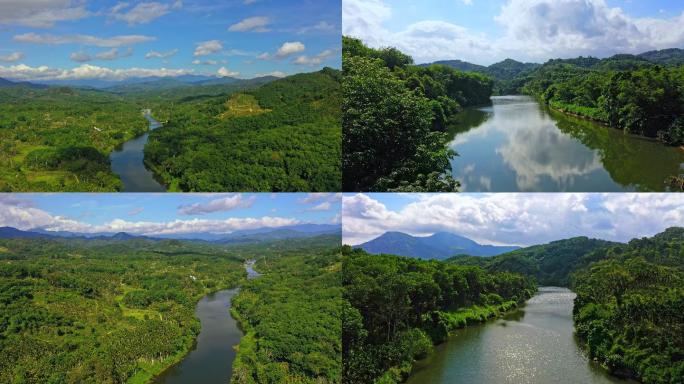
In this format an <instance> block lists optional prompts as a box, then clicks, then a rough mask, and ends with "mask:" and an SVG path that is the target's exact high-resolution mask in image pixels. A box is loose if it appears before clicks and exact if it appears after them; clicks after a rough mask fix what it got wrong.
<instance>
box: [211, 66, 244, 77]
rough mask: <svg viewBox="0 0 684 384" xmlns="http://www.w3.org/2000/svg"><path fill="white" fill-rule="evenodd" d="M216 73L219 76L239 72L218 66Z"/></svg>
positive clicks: (236, 74) (234, 74)
mask: <svg viewBox="0 0 684 384" xmlns="http://www.w3.org/2000/svg"><path fill="white" fill-rule="evenodd" d="M216 73H217V74H218V75H219V76H221V77H235V76H238V75H239V74H240V72H235V71H231V70H230V69H228V68H226V67H221V68H219V69H218V71H217V72H216Z"/></svg>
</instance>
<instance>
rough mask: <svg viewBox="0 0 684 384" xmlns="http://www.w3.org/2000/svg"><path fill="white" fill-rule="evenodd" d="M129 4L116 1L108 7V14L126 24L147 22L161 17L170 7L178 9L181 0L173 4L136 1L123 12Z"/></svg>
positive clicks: (181, 4) (180, 5) (181, 3)
mask: <svg viewBox="0 0 684 384" xmlns="http://www.w3.org/2000/svg"><path fill="white" fill-rule="evenodd" d="M128 6H129V4H128V3H118V4H116V5H115V6H114V7H112V8H111V9H110V16H111V17H112V18H113V19H115V20H120V21H123V22H126V23H128V25H136V24H147V23H149V22H150V21H152V20H154V19H157V18H159V17H162V16H164V15H166V14H167V13H169V12H170V11H171V10H172V9H180V8H181V7H182V6H183V2H181V1H176V2H174V3H173V4H163V3H158V2H150V3H144V2H143V3H138V4H136V5H135V6H134V7H133V8H131V9H129V10H128V11H126V12H124V10H125V9H127V8H128Z"/></svg>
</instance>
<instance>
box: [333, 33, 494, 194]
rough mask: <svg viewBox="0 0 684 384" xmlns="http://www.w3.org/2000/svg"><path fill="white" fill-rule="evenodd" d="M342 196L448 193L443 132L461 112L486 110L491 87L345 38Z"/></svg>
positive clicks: (481, 79)
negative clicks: (353, 193)
mask: <svg viewBox="0 0 684 384" xmlns="http://www.w3.org/2000/svg"><path fill="white" fill-rule="evenodd" d="M342 44H343V48H342V61H343V64H342V65H343V70H344V84H343V93H344V104H343V108H342V109H343V111H344V118H343V129H344V137H343V140H344V141H343V146H344V151H343V158H342V162H343V166H344V170H345V172H344V179H343V188H344V190H345V191H395V192H402V191H403V192H453V191H455V190H457V189H458V186H459V185H458V182H457V181H456V180H454V179H453V178H452V177H451V176H449V173H450V170H451V165H450V161H449V160H450V159H451V158H452V157H453V156H455V153H454V152H453V151H451V150H449V149H447V148H446V143H447V141H448V140H449V136H448V135H447V134H446V133H444V131H446V129H447V127H448V125H449V124H450V123H451V122H452V121H453V119H455V118H456V115H457V114H458V113H459V112H461V111H462V108H463V107H466V106H475V105H481V104H487V103H489V99H490V96H491V95H492V87H493V82H492V80H491V79H490V78H489V77H487V76H484V75H482V74H479V73H466V72H462V71H459V70H456V69H453V68H449V67H447V66H444V65H432V66H429V67H421V66H416V65H413V59H412V58H411V57H410V56H408V55H405V54H404V53H402V52H400V51H399V50H397V49H394V48H386V49H381V50H377V49H372V48H369V47H367V46H365V45H364V44H363V43H362V42H361V41H360V40H358V39H353V38H349V37H343V40H342Z"/></svg>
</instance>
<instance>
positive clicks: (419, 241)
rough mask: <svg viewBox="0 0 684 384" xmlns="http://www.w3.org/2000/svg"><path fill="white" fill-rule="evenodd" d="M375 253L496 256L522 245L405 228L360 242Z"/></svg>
mask: <svg viewBox="0 0 684 384" xmlns="http://www.w3.org/2000/svg"><path fill="white" fill-rule="evenodd" d="M357 247H358V248H361V249H363V250H365V251H366V252H369V253H373V254H381V253H386V254H391V255H399V256H408V257H417V258H421V259H438V260H444V259H447V258H449V257H452V256H455V255H460V254H465V255H470V256H494V255H499V254H501V253H505V252H510V251H512V250H515V249H518V248H520V247H516V246H496V245H482V244H478V243H477V242H475V241H473V240H471V239H468V238H466V237H463V236H459V235H456V234H454V233H448V232H438V233H435V234H433V235H431V236H427V237H416V236H411V235H408V234H406V233H401V232H387V233H384V234H383V235H381V236H379V237H377V238H375V239H373V240H371V241H368V242H366V243H363V244H360V245H358V246H357Z"/></svg>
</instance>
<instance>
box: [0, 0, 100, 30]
mask: <svg viewBox="0 0 684 384" xmlns="http://www.w3.org/2000/svg"><path fill="white" fill-rule="evenodd" d="M89 15H90V12H88V10H86V8H85V7H84V6H83V2H82V1H72V0H3V1H0V25H3V24H4V25H20V26H27V27H35V28H49V27H52V26H53V25H54V24H55V23H58V22H60V21H68V20H78V19H82V18H85V17H88V16H89Z"/></svg>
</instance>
